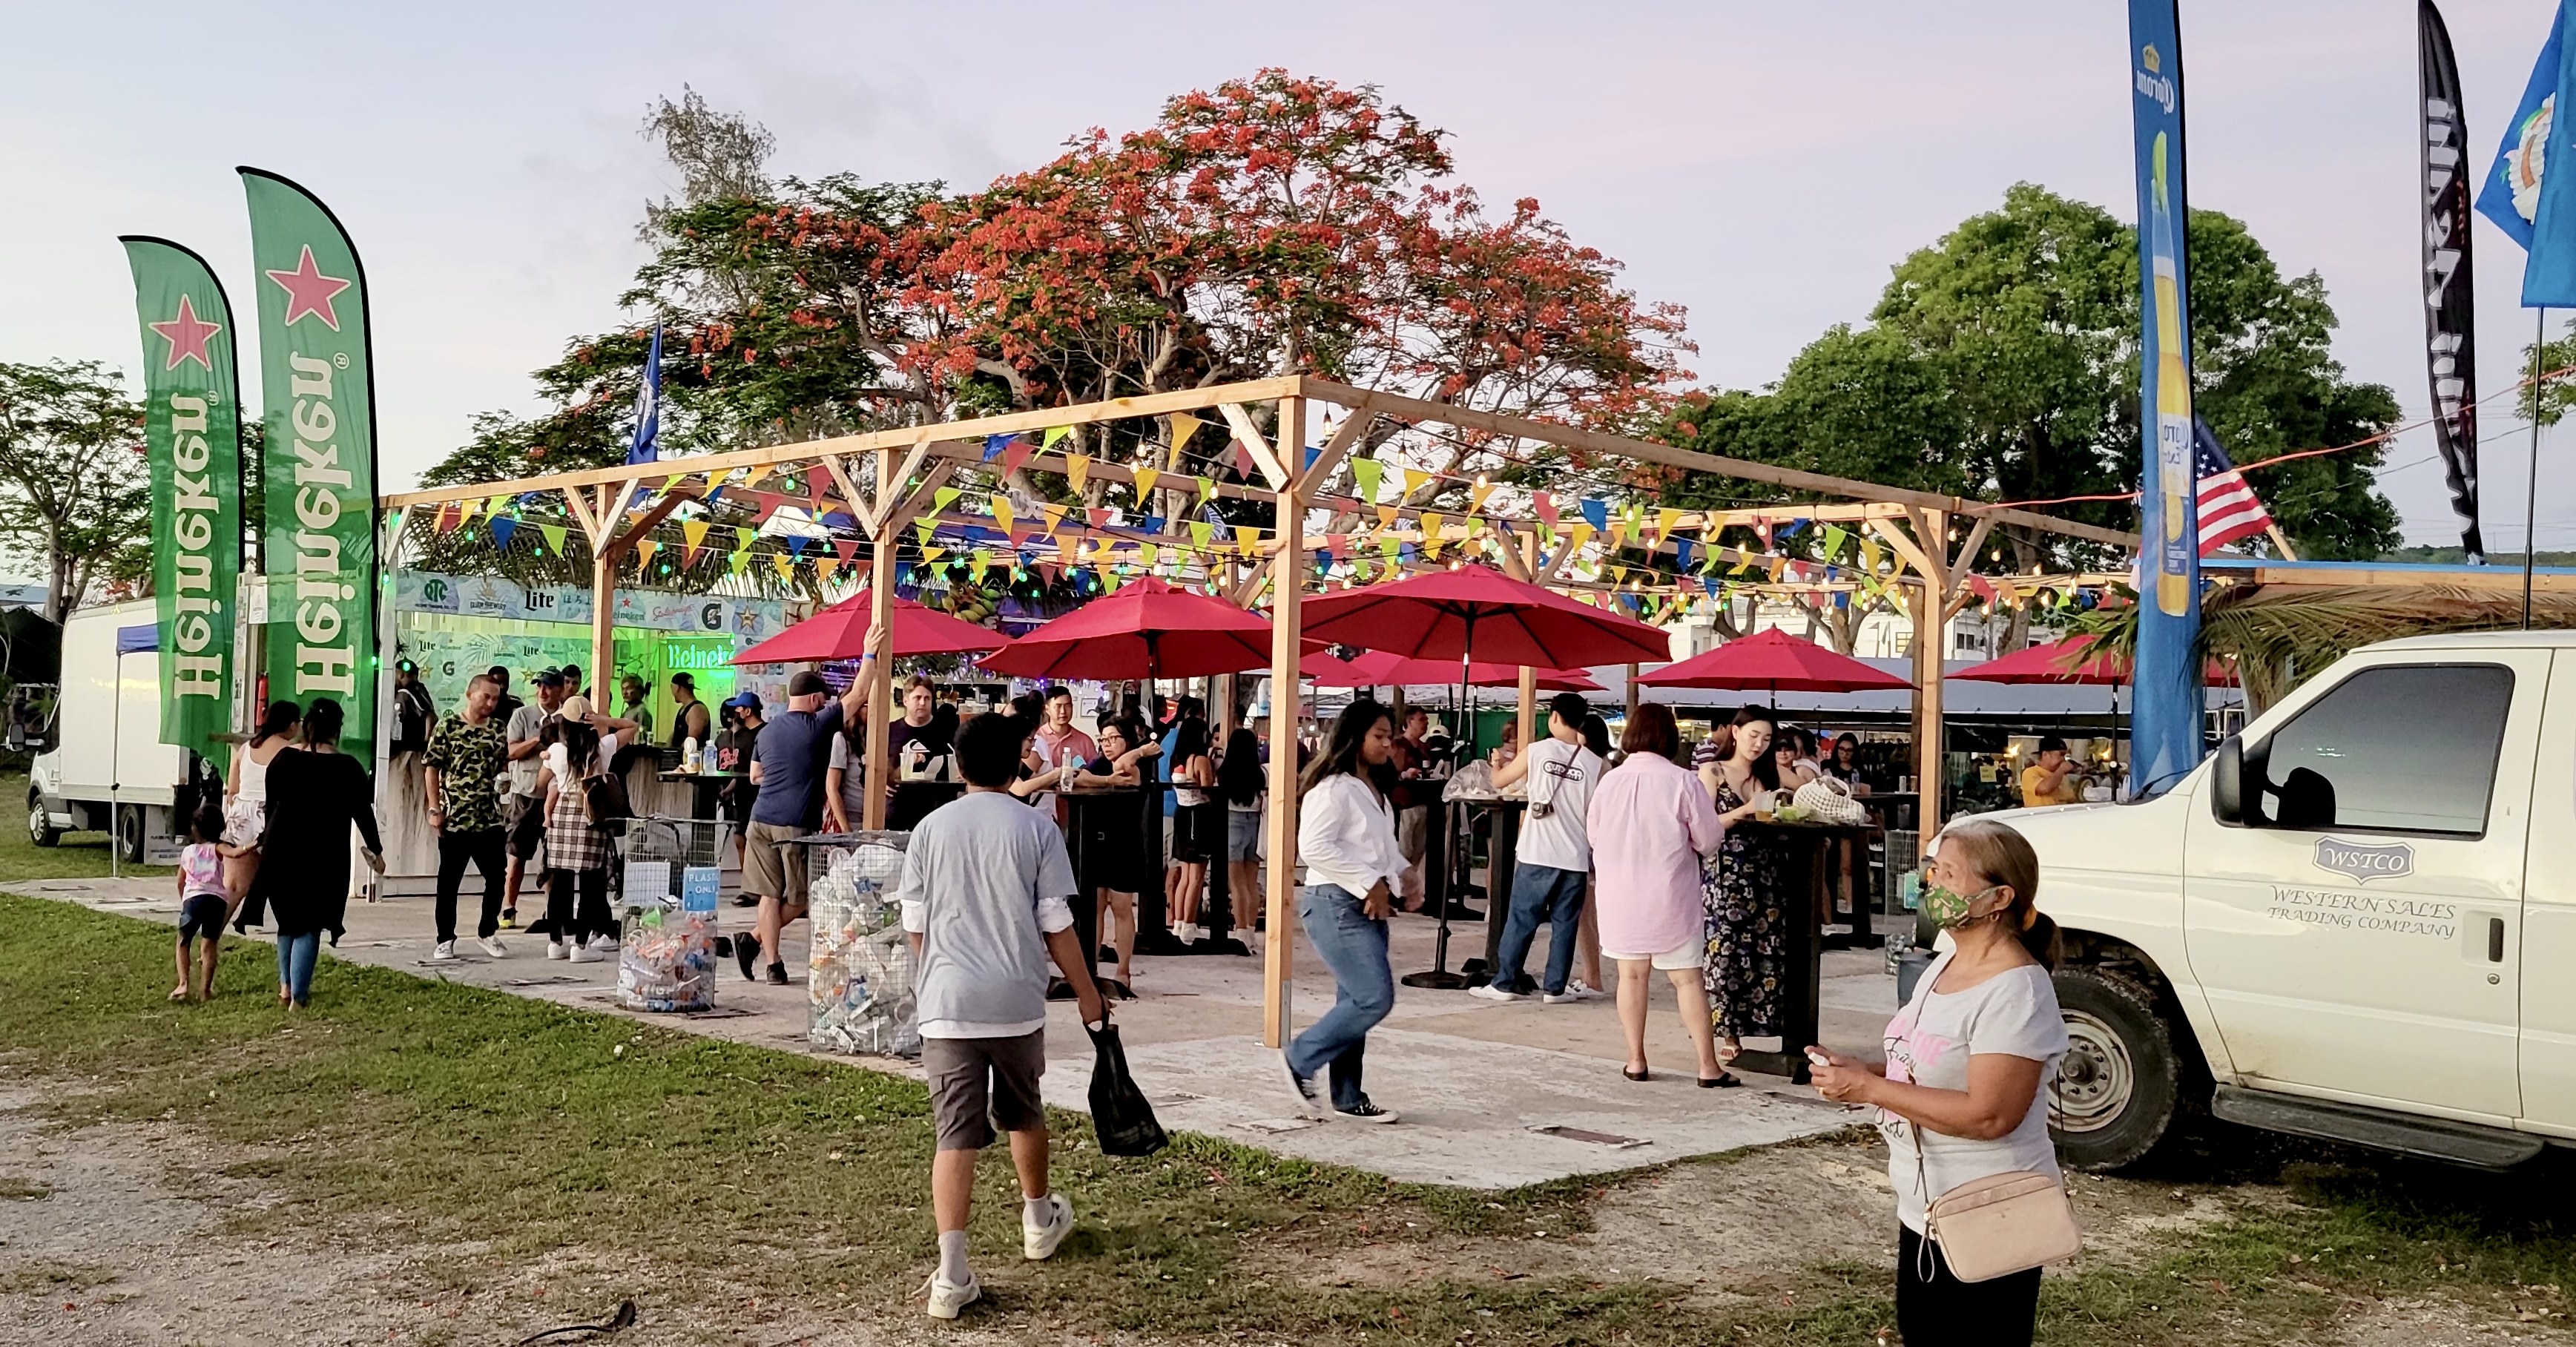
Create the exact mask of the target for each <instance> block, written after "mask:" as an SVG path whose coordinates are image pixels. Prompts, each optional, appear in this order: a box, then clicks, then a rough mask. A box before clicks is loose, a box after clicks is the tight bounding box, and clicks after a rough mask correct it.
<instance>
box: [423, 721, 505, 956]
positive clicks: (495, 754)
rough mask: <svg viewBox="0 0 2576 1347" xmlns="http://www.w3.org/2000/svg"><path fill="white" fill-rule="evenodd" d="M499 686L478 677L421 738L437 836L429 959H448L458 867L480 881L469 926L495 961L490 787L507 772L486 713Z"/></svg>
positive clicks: (495, 858) (496, 870) (497, 918)
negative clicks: (478, 912)
mask: <svg viewBox="0 0 2576 1347" xmlns="http://www.w3.org/2000/svg"><path fill="white" fill-rule="evenodd" d="M500 700H501V688H500V685H499V684H497V683H495V682H493V681H492V679H491V677H490V676H489V675H478V676H477V677H476V678H475V679H474V681H473V682H472V683H469V684H467V685H466V688H465V703H464V705H463V706H461V707H459V708H458V710H457V713H456V714H454V715H451V716H449V717H448V718H447V719H445V720H443V721H440V722H439V725H438V729H437V731H436V732H435V733H433V734H431V735H430V736H429V753H428V762H427V766H428V781H427V786H428V796H429V826H430V827H432V828H434V829H436V830H437V831H438V947H437V949H435V950H433V951H432V952H431V953H430V957H431V958H433V959H441V960H445V959H453V958H455V957H456V891H457V889H458V888H459V887H461V886H462V885H463V884H464V882H465V863H466V862H467V861H469V860H470V861H472V862H474V868H475V869H476V870H478V871H481V872H482V875H483V917H482V920H481V921H480V922H479V923H478V924H477V927H476V930H475V935H476V936H477V937H479V940H480V943H481V944H482V946H483V952H484V953H485V954H488V955H490V956H492V957H493V958H495V959H498V958H502V957H504V955H505V954H506V953H507V951H506V950H504V949H503V948H502V946H501V938H500V935H499V931H500V929H501V883H502V876H503V875H504V874H505V873H506V867H505V866H504V864H503V860H502V853H503V850H504V848H503V846H502V835H501V802H500V799H499V797H498V796H497V795H496V794H495V793H494V791H493V781H494V779H495V778H498V777H501V776H503V775H504V774H506V773H507V772H508V771H509V757H510V742H509V739H508V738H507V737H506V735H505V733H504V731H503V729H502V726H501V722H500V720H499V719H498V718H497V717H495V716H494V715H493V714H492V710H493V708H494V707H495V706H496V705H498V704H499V702H500Z"/></svg>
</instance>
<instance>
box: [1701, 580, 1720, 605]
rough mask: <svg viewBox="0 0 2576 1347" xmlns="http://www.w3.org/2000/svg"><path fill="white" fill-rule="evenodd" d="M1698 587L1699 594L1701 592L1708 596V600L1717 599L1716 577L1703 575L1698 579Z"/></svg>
mask: <svg viewBox="0 0 2576 1347" xmlns="http://www.w3.org/2000/svg"><path fill="white" fill-rule="evenodd" d="M1699 587H1700V592H1701V593H1703V594H1706V595H1708V596H1709V597H1710V598H1712V599H1713V598H1716V597H1717V577H1716V576H1713V575H1703V576H1701V577H1700V578H1699Z"/></svg>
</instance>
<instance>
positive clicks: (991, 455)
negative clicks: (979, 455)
mask: <svg viewBox="0 0 2576 1347" xmlns="http://www.w3.org/2000/svg"><path fill="white" fill-rule="evenodd" d="M1017 438H1019V437H1018V436H1016V435H987V436H985V437H984V458H983V461H984V462H986V463H990V462H992V461H993V460H994V459H997V458H1000V457H1001V456H1002V451H1003V450H1005V449H1008V448H1010V447H1011V441H1012V440H1015V439H1017Z"/></svg>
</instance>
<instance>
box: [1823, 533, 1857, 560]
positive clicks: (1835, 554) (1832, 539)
mask: <svg viewBox="0 0 2576 1347" xmlns="http://www.w3.org/2000/svg"><path fill="white" fill-rule="evenodd" d="M1850 537H1851V535H1850V534H1848V533H1845V532H1843V531H1842V530H1841V529H1838V528H1836V527H1834V526H1833V525H1831V524H1827V525H1825V527H1824V539H1825V560H1827V561H1836V560H1839V559H1841V557H1842V554H1843V543H1844V542H1845V541H1846V540H1848V539H1849V538H1850Z"/></svg>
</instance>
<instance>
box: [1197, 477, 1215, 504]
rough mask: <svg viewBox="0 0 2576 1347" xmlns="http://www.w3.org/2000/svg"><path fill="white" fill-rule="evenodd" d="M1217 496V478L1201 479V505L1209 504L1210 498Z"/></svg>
mask: <svg viewBox="0 0 2576 1347" xmlns="http://www.w3.org/2000/svg"><path fill="white" fill-rule="evenodd" d="M1215 494H1216V479H1215V478H1213V477H1201V478H1199V504H1201V505H1205V504H1207V503H1208V497H1210V496H1213V495H1215Z"/></svg>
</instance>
